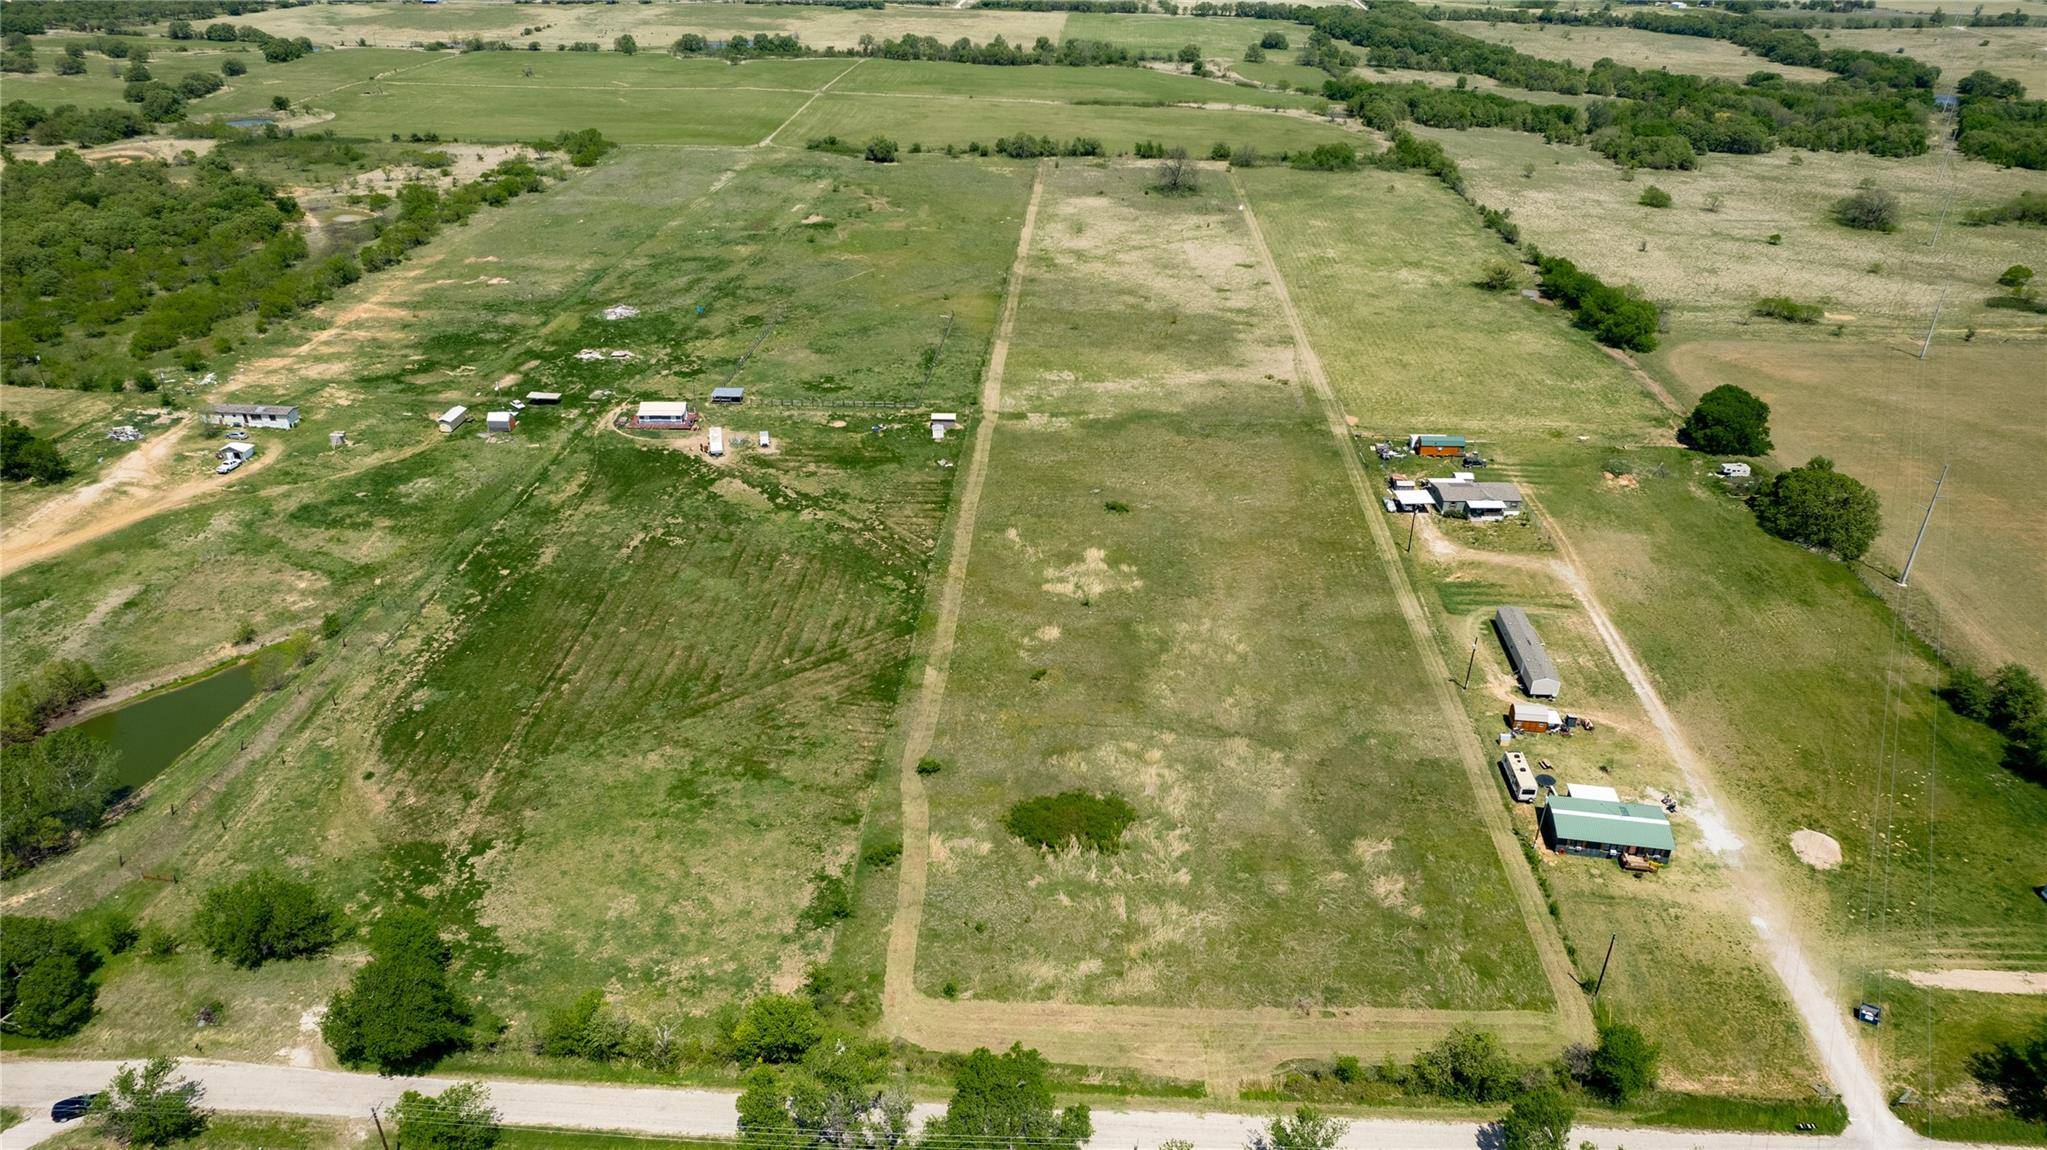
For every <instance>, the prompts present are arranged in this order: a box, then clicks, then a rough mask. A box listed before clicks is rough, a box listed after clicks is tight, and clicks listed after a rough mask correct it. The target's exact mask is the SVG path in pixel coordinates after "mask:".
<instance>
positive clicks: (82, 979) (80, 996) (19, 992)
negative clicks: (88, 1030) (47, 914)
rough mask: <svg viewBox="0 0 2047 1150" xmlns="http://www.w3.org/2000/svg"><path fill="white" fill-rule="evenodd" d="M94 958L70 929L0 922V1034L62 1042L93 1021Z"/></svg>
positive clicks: (23, 920)
mask: <svg viewBox="0 0 2047 1150" xmlns="http://www.w3.org/2000/svg"><path fill="white" fill-rule="evenodd" d="M98 968H99V953H98V952H97V951H95V950H94V949H93V948H92V947H91V946H89V945H87V943H86V941H85V940H84V939H83V938H80V937H79V935H78V931H77V930H76V929H75V928H73V927H72V926H71V924H69V923H65V922H59V921H57V920H56V919H49V918H29V917H25V916H21V915H7V916H5V917H0V1028H4V1029H6V1030H8V1031H10V1032H12V1033H15V1034H25V1035H27V1036H28V1037H30V1038H62V1037H64V1036H65V1035H67V1034H71V1033H73V1032H75V1031H77V1029H78V1028H79V1027H81V1026H84V1025H85V1024H86V1021H87V1020H88V1019H90V1018H91V1017H92V1004H93V996H94V994H95V993H96V990H95V988H94V986H93V984H92V972H93V971H94V970H96V969H98Z"/></svg>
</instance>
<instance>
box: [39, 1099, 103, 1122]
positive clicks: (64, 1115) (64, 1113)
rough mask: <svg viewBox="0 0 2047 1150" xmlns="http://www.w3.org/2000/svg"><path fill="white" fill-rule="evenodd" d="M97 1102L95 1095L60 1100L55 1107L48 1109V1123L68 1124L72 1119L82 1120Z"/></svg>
mask: <svg viewBox="0 0 2047 1150" xmlns="http://www.w3.org/2000/svg"><path fill="white" fill-rule="evenodd" d="M97 1101H99V1095H97V1094H74V1095H72V1096H71V1097H69V1098H60V1099H58V1100H57V1104H56V1105H54V1106H52V1107H50V1121H52V1122H69V1121H71V1120H72V1119H73V1118H83V1117H85V1116H86V1114H87V1113H88V1112H90V1111H91V1110H92V1104H93V1103H94V1102H97Z"/></svg>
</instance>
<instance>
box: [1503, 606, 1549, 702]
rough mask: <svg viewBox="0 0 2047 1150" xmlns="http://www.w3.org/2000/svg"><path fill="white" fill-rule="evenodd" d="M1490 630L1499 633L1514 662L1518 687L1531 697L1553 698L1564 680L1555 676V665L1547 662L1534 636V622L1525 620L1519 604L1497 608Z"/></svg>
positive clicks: (1540, 644) (1537, 638)
mask: <svg viewBox="0 0 2047 1150" xmlns="http://www.w3.org/2000/svg"><path fill="white" fill-rule="evenodd" d="M1493 630H1494V631H1495V632H1498V634H1499V636H1500V647H1501V649H1503V650H1505V651H1506V652H1507V661H1508V662H1510V663H1512V664H1513V665H1514V674H1515V675H1516V676H1517V677H1519V678H1520V680H1521V689H1522V690H1523V691H1526V692H1528V694H1529V695H1531V696H1532V697H1534V698H1538V699H1554V698H1556V697H1557V692H1558V691H1561V690H1563V687H1564V682H1563V680H1562V679H1561V678H1559V677H1558V675H1557V665H1556V664H1555V663H1552V662H1550V657H1549V652H1548V651H1547V650H1545V649H1544V648H1543V645H1542V639H1541V638H1539V637H1538V636H1537V635H1536V633H1535V625H1534V624H1532V623H1530V622H1529V621H1528V612H1526V611H1523V610H1522V609H1521V608H1519V607H1502V608H1500V609H1499V610H1498V611H1496V612H1494V613H1493Z"/></svg>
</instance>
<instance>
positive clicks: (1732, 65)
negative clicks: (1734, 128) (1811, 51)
mask: <svg viewBox="0 0 2047 1150" xmlns="http://www.w3.org/2000/svg"><path fill="white" fill-rule="evenodd" d="M1449 27H1450V28H1451V29H1452V30H1454V31H1458V32H1462V33H1464V34H1466V35H1468V36H1476V37H1478V38H1479V39H1481V40H1490V41H1492V42H1493V43H1495V44H1505V45H1507V46H1508V47H1510V48H1515V49H1518V50H1519V51H1522V52H1526V53H1528V54H1529V55H1531V56H1540V57H1542V58H1543V59H1545V60H1566V61H1569V62H1570V63H1573V64H1576V65H1578V66H1579V67H1581V68H1590V67H1591V66H1592V65H1593V64H1594V63H1595V62H1597V61H1599V60H1601V59H1614V60H1619V61H1621V62H1622V63H1625V64H1629V65H1632V66H1634V67H1636V68H1662V69H1667V70H1669V71H1672V72H1690V73H1692V74H1694V75H1699V76H1713V77H1718V78H1720V79H1723V80H1744V79H1747V78H1748V76H1749V74H1750V73H1751V72H1775V73H1777V74H1778V75H1780V76H1782V77H1784V78H1785V79H1787V80H1809V81H1812V82H1814V83H1818V82H1820V81H1823V80H1828V79H1831V78H1832V76H1833V73H1831V72H1825V71H1821V70H1820V69H1818V68H1805V67H1800V66H1798V65H1796V64H1789V65H1787V64H1775V63H1772V62H1770V61H1768V60H1765V59H1763V58H1762V57H1761V56H1752V55H1750V54H1749V53H1748V51H1747V50H1746V49H1744V48H1742V47H1740V46H1739V45H1736V44H1730V43H1728V42H1727V41H1725V40H1709V39H1706V38H1705V37H1703V36H1669V35H1665V34H1663V33H1661V32H1644V31H1642V30H1640V29H1638V28H1590V27H1566V26H1560V25H1559V26H1552V25H1547V24H1487V23H1481V22H1479V21H1476V20H1459V21H1457V22H1456V23H1454V24H1452V25H1449Z"/></svg>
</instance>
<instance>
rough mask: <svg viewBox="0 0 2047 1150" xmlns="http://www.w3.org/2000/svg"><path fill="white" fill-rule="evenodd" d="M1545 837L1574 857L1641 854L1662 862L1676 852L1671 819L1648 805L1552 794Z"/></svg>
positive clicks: (1554, 847) (1553, 846)
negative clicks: (1671, 830)
mask: <svg viewBox="0 0 2047 1150" xmlns="http://www.w3.org/2000/svg"><path fill="white" fill-rule="evenodd" d="M1542 830H1543V837H1544V838H1545V839H1547V840H1548V842H1549V845H1550V848H1551V849H1552V850H1559V851H1569V852H1571V853H1573V854H1593V855H1641V856H1643V857H1645V858H1650V859H1654V860H1656V861H1658V862H1663V861H1665V860H1668V859H1669V858H1670V852H1672V851H1674V850H1676V849H1677V839H1676V838H1675V837H1674V836H1673V835H1672V834H1671V832H1670V818H1669V816H1667V815H1665V814H1664V813H1663V808H1662V807H1658V806H1654V805H1652V804H1649V803H1616V802H1608V801H1607V800H1605V799H1580V798H1573V797H1571V796H1568V795H1551V796H1550V799H1549V802H1548V803H1546V804H1544V806H1543V808H1542Z"/></svg>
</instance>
